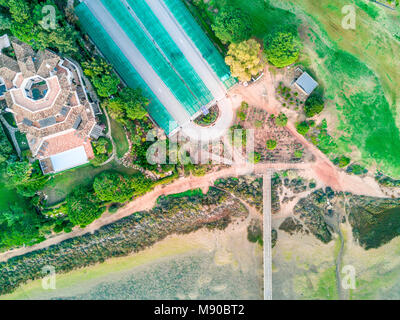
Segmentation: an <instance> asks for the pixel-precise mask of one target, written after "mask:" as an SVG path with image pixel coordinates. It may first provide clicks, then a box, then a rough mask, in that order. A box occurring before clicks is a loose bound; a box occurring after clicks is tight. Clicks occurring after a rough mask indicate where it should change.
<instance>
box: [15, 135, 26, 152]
mask: <svg viewBox="0 0 400 320" xmlns="http://www.w3.org/2000/svg"><path fill="white" fill-rule="evenodd" d="M15 138H16V139H17V142H18V145H19V147H20V149H21V151H25V150H28V149H29V145H28V140H26V135H25V133H21V132H19V131H17V132H16V133H15Z"/></svg>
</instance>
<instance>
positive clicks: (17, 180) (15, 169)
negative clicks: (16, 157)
mask: <svg viewBox="0 0 400 320" xmlns="http://www.w3.org/2000/svg"><path fill="white" fill-rule="evenodd" d="M32 170H33V168H32V166H31V164H30V163H29V162H28V161H22V162H20V161H16V162H8V165H7V168H6V175H7V179H8V183H9V184H10V185H19V184H24V183H26V182H27V181H28V180H29V178H30V176H31V173H32Z"/></svg>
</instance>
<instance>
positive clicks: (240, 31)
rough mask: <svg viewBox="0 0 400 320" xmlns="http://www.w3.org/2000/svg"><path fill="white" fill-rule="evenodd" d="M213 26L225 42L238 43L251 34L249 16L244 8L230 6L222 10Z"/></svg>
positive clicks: (216, 33) (217, 34)
mask: <svg viewBox="0 0 400 320" xmlns="http://www.w3.org/2000/svg"><path fill="white" fill-rule="evenodd" d="M211 28H212V29H213V30H214V32H215V35H216V36H217V37H218V38H219V39H220V40H221V41H222V42H223V43H229V42H234V43H238V42H241V41H244V40H247V39H249V38H250V36H251V21H250V19H249V17H248V16H247V15H246V14H245V13H244V12H243V11H242V10H240V9H237V8H233V7H229V6H225V7H223V8H222V10H220V12H219V13H218V15H217V17H216V18H215V23H214V24H213V25H212V26H211Z"/></svg>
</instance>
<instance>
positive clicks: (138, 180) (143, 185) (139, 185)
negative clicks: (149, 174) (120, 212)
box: [131, 172, 153, 196]
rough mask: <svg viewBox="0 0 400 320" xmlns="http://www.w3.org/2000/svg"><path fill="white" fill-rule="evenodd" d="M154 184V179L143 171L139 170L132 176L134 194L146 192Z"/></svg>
mask: <svg viewBox="0 0 400 320" xmlns="http://www.w3.org/2000/svg"><path fill="white" fill-rule="evenodd" d="M152 185H153V183H152V181H151V180H150V179H148V178H146V177H145V176H144V175H143V173H141V172H137V173H135V174H134V175H132V176H131V187H132V189H133V190H134V192H133V195H134V196H139V195H142V194H144V193H146V192H147V191H149V190H150V189H151V187H152Z"/></svg>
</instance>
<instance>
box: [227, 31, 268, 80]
mask: <svg viewBox="0 0 400 320" xmlns="http://www.w3.org/2000/svg"><path fill="white" fill-rule="evenodd" d="M225 62H226V64H227V65H229V66H230V68H231V73H232V75H233V76H234V77H237V78H238V79H239V80H240V81H250V80H251V76H255V75H257V74H258V73H259V72H261V71H262V70H263V69H264V62H263V61H262V59H261V58H260V44H259V43H258V42H257V41H256V40H254V39H250V40H247V41H243V42H240V43H231V44H230V45H229V49H228V53H227V56H226V57H225Z"/></svg>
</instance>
